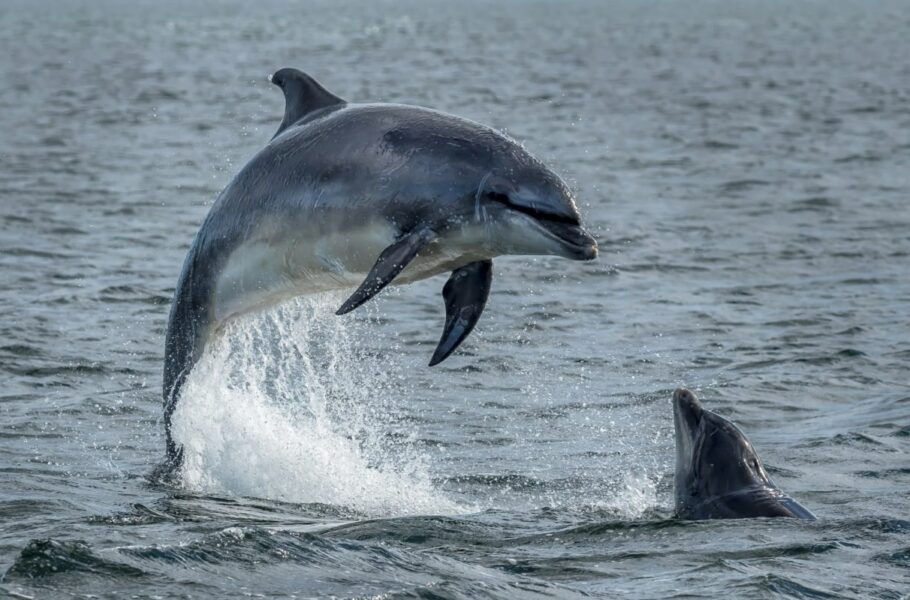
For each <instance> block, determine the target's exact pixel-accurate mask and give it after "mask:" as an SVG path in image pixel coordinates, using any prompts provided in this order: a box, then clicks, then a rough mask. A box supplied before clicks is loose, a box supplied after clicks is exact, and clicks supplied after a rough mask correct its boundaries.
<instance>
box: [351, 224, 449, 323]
mask: <svg viewBox="0 0 910 600" xmlns="http://www.w3.org/2000/svg"><path fill="white" fill-rule="evenodd" d="M435 239H436V232H435V231H433V230H432V229H430V228H429V227H421V228H419V229H415V230H414V231H412V232H411V233H409V234H408V235H406V236H404V237H403V238H401V239H400V240H398V241H397V242H395V243H394V244H392V245H391V246H389V247H388V248H386V249H385V250H383V251H382V254H380V255H379V258H378V259H377V260H376V264H374V265H373V268H372V269H370V272H369V273H367V276H366V279H364V280H363V283H361V284H360V287H359V288H357V290H356V291H355V292H354V293H353V294H351V297H350V298H348V299H347V300H345V302H344V304H342V305H341V308H339V309H338V310H337V311H336V312H335V314H336V315H344V314H347V313H349V312H351V311H352V310H354V309H355V308H357V307H358V306H360V305H361V304H363V303H364V302H366V301H367V300H369V299H370V298H372V297H373V296H375V295H376V294H378V293H379V291H380V290H382V288H384V287H385V286H387V285H389V284H390V283H392V280H393V279H395V278H396V277H397V276H398V274H399V273H401V272H402V271H403V270H404V268H405V267H406V266H408V263H410V262H411V261H412V260H414V257H415V256H417V253H418V252H420V250H421V249H423V248H424V247H425V246H426V245H427V244H429V243H430V242H432V241H433V240H435Z"/></svg>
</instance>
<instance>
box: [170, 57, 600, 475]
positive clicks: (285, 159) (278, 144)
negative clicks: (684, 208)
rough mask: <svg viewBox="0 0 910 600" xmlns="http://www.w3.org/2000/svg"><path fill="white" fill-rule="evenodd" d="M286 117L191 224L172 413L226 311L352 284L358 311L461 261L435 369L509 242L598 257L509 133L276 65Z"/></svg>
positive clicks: (462, 330)
mask: <svg viewBox="0 0 910 600" xmlns="http://www.w3.org/2000/svg"><path fill="white" fill-rule="evenodd" d="M272 83H274V84H275V85H277V86H278V87H280V88H281V89H282V91H283V92H284V97H285V112H284V119H283V120H282V121H281V125H280V126H279V128H278V131H277V132H276V133H275V136H274V137H273V138H272V140H271V141H270V142H269V144H268V145H267V146H266V147H265V148H264V149H263V150H261V151H260V152H259V153H258V154H256V156H254V157H253V158H252V160H250V162H248V163H247V164H246V166H244V167H243V168H242V169H241V170H240V172H239V173H238V174H237V175H236V176H235V177H234V178H233V179H232V180H231V182H230V183H229V184H228V186H227V187H226V188H225V189H224V191H222V192H221V194H220V195H219V196H218V198H217V199H216V201H215V204H214V205H213V206H212V209H211V210H210V211H209V214H208V216H207V217H206V219H205V222H204V223H203V224H202V227H201V228H200V229H199V232H198V233H197V234H196V238H195V240H194V241H193V244H192V247H191V248H190V250H189V253H188V255H187V257H186V261H185V263H184V265H183V271H182V273H181V274H180V279H179V281H178V283H177V289H176V293H175V297H174V303H173V305H172V307H171V313H170V320H169V322H168V327H167V339H166V342H165V364H164V390H163V393H164V401H165V411H164V422H165V430H166V435H167V455H168V463H169V467H170V468H172V467H175V466H177V465H179V463H180V454H181V449H180V448H178V446H177V444H176V442H175V441H174V440H173V438H172V437H171V417H172V414H173V412H174V408H175V406H176V403H177V401H178V399H179V395H180V390H181V387H182V385H183V383H184V381H185V379H186V377H187V375H188V374H189V372H190V370H191V369H192V368H193V365H194V364H195V363H196V361H197V360H198V359H199V357H200V356H201V354H202V351H203V348H204V347H205V344H206V341H207V340H208V339H209V337H210V336H211V335H212V333H213V332H214V331H215V330H217V329H218V328H219V327H220V326H221V325H222V324H223V323H224V322H225V321H227V320H228V319H230V318H232V317H235V316H237V315H241V314H244V313H248V312H250V311H254V310H257V309H261V308H264V307H267V306H271V305H274V304H276V303H278V302H281V301H283V300H286V299H289V298H292V297H294V296H298V295H301V294H310V293H314V292H324V291H328V290H335V289H342V288H348V287H354V286H358V285H359V287H358V288H357V290H356V291H355V292H354V293H353V294H352V295H351V296H350V298H348V300H347V301H346V302H345V303H344V304H343V305H342V306H341V308H340V309H339V310H338V314H344V313H347V312H349V311H351V310H354V309H355V308H357V307H358V306H360V305H361V304H363V303H364V302H366V301H367V300H369V299H370V298H371V297H373V296H374V295H375V294H376V293H378V292H379V291H380V290H381V289H382V288H383V287H385V286H386V285H388V284H390V283H393V282H394V283H396V284H398V283H409V282H412V281H416V280H418V279H424V278H427V277H430V276H432V275H436V274H438V273H443V272H451V275H450V276H449V280H448V282H446V284H445V287H444V288H443V297H444V299H445V305H446V320H445V326H444V329H443V333H442V338H441V339H440V341H439V345H438V346H437V348H436V351H435V352H434V353H433V357H432V359H431V360H430V365H431V366H432V365H435V364H437V363H439V362H441V361H443V360H445V358H446V357H447V356H449V354H451V353H452V351H453V350H455V348H457V347H458V345H459V344H460V343H461V342H462V341H463V340H464V339H465V337H467V335H468V334H469V333H470V332H471V330H472V329H473V327H474V325H475V324H476V323H477V320H478V318H479V317H480V314H481V312H482V311H483V308H484V305H485V303H486V300H487V296H488V295H489V292H490V282H491V279H492V262H491V259H492V258H493V257H495V256H499V255H504V254H552V255H558V256H564V257H566V258H570V259H573V260H590V259H593V258H594V257H595V256H596V255H597V243H596V242H595V240H594V238H593V237H591V235H590V234H589V233H588V232H586V231H585V230H584V229H583V228H582V226H581V222H580V218H579V214H578V209H577V208H576V206H575V202H574V200H573V197H572V194H571V192H570V191H569V188H568V187H567V186H566V184H565V183H564V182H563V181H562V180H561V179H560V178H559V177H558V176H557V175H556V174H555V173H553V172H552V171H551V170H550V169H548V168H547V167H546V166H544V164H543V163H541V162H540V161H539V160H537V159H536V158H534V157H532V156H531V155H530V154H529V153H528V152H526V151H525V149H524V148H522V147H521V146H520V145H519V144H518V143H516V142H515V141H513V140H511V139H509V138H508V137H506V136H504V135H503V134H501V133H499V132H497V131H495V130H494V129H491V128H489V127H486V126H484V125H480V124H478V123H474V122H472V121H468V120H465V119H461V118H458V117H455V116H452V115H448V114H444V113H441V112H437V111H433V110H429V109H426V108H419V107H414V106H404V105H397V104H349V103H347V102H345V101H344V100H342V99H341V98H339V97H338V96H335V95H334V94H332V93H331V92H329V91H327V90H326V89H325V88H323V87H322V86H321V85H319V84H318V83H317V82H316V81H315V80H314V79H312V78H311V77H309V76H308V75H306V74H304V73H302V72H300V71H297V70H295V69H281V70H280V71H278V72H276V73H275V74H274V75H273V76H272Z"/></svg>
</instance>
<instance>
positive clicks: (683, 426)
mask: <svg viewBox="0 0 910 600" xmlns="http://www.w3.org/2000/svg"><path fill="white" fill-rule="evenodd" d="M673 421H674V424H675V429H676V516H677V517H679V518H681V519H693V520H701V519H744V518H751V517H796V518H800V519H812V520H814V519H815V515H813V514H812V513H811V512H810V511H809V509H807V508H806V507H804V506H803V505H802V504H800V503H799V502H797V501H796V500H794V499H793V498H791V497H790V496H787V495H786V494H784V493H783V492H782V491H781V490H780V488H778V487H777V486H776V485H774V482H773V481H771V478H770V477H768V473H767V472H766V471H765V468H764V467H763V466H762V463H761V460H759V458H758V454H756V453H755V449H754V448H753V447H752V444H751V443H750V442H749V440H748V439H747V438H746V436H745V434H743V432H742V431H740V430H739V428H738V427H737V426H736V425H734V424H733V423H731V422H730V421H728V420H727V419H725V418H723V417H721V416H720V415H718V414H715V413H713V412H711V411H709V410H705V409H704V408H703V407H702V405H701V403H700V402H699V401H698V398H696V397H695V394H693V393H692V392H690V391H689V390H687V389H685V388H679V389H678V390H676V391H675V392H674V393H673Z"/></svg>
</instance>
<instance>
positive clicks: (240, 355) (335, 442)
mask: <svg viewBox="0 0 910 600" xmlns="http://www.w3.org/2000/svg"><path fill="white" fill-rule="evenodd" d="M341 300H342V298H340V297H338V296H337V295H335V294H332V295H325V296H320V297H314V298H307V299H299V300H296V301H294V302H291V303H288V304H285V305H282V306H280V307H278V308H276V309H274V310H273V311H270V312H268V313H266V314H264V315H260V316H254V317H249V318H244V319H238V320H236V321H235V322H233V323H230V324H229V325H228V326H227V327H226V329H225V331H224V332H222V333H221V334H220V335H216V336H214V338H213V339H212V340H210V342H209V345H208V346H207V348H206V351H205V355H204V356H203V358H202V359H201V360H200V361H199V363H198V364H197V365H196V367H195V368H194V369H193V371H192V373H191V375H190V377H189V379H188V380H187V383H186V385H185V386H184V389H183V394H182V397H181V400H180V402H179V403H178V405H177V410H176V411H175V413H174V420H173V432H174V436H175V439H176V440H177V441H178V442H179V443H181V444H183V448H184V467H183V481H184V485H185V486H186V487H188V488H190V489H193V490H196V491H202V492H209V493H212V492H214V493H226V494H234V495H239V496H254V497H259V498H270V499H275V500H282V501H287V502H300V503H309V502H318V503H325V504H332V505H338V506H344V507H348V508H352V509H354V510H357V511H360V512H363V513H367V514H370V515H376V516H389V515H403V514H427V513H433V514H439V513H454V512H460V510H459V507H458V505H457V504H455V503H454V502H452V501H451V500H449V499H447V498H446V497H445V496H444V495H443V494H442V493H441V492H438V491H437V490H435V489H434V488H433V485H432V483H431V480H430V476H429V474H428V471H427V468H426V464H425V460H424V459H423V456H422V455H421V454H420V453H419V452H417V451H416V450H415V448H414V444H413V439H408V437H407V436H403V438H404V439H400V438H401V437H402V436H399V437H398V438H396V437H395V436H393V435H390V434H391V433H399V434H400V433H401V427H400V426H396V415H397V414H398V412H397V410H396V408H397V407H396V406H395V402H394V399H395V398H396V397H398V394H396V390H395V386H394V384H393V377H392V375H390V374H394V373H395V371H396V365H395V360H394V357H390V356H389V355H388V354H386V353H385V352H383V354H382V356H375V355H370V354H369V353H367V352H365V350H364V348H363V347H362V344H361V343H360V340H359V339H358V336H357V335H356V331H357V329H358V325H357V324H356V323H354V324H351V325H346V324H345V323H346V322H350V321H349V320H346V319H341V318H339V317H336V316H335V315H334V309H335V308H336V307H337V306H338V305H339V304H340V303H341ZM361 324H362V322H361ZM369 326H371V327H375V326H376V325H375V324H370V325H369ZM374 331H375V330H374ZM410 435H411V436H413V433H411V434H410Z"/></svg>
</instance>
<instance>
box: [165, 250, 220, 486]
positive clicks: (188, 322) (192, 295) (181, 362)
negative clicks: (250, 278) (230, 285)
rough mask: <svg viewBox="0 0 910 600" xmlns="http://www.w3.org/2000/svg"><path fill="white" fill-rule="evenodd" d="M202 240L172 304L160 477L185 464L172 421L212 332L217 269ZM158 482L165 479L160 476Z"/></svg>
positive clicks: (191, 253) (185, 266)
mask: <svg viewBox="0 0 910 600" xmlns="http://www.w3.org/2000/svg"><path fill="white" fill-rule="evenodd" d="M200 246H201V244H200V242H199V240H198V239H197V240H195V241H194V242H193V246H192V247H191V248H190V251H189V253H188V254H187V257H186V261H185V262H184V263H183V270H182V271H181V273H180V279H179V281H178V282H177V290H176V292H175V294H174V302H173V304H172V305H171V312H170V317H169V318H168V324H167V335H166V337H165V342H164V385H163V387H162V395H163V397H164V398H163V399H164V435H165V444H166V446H165V450H166V452H167V455H166V459H165V462H164V463H163V464H162V465H160V466H159V467H158V468H157V469H156V473H159V474H170V475H172V474H174V473H176V472H177V470H178V469H179V468H180V466H181V464H182V463H183V448H182V447H181V446H180V445H178V444H177V442H176V441H174V438H173V435H172V432H171V418H172V417H173V414H174V410H175V409H176V408H177V402H178V401H179V400H180V393H181V391H182V389H183V384H184V383H185V382H186V379H187V376H189V374H190V371H191V370H192V368H193V366H194V365H195V364H196V362H197V361H198V360H199V357H200V356H202V350H203V348H204V347H205V342H206V339H207V338H208V335H209V331H210V322H209V321H210V307H209V302H208V298H209V297H210V296H211V287H212V281H211V274H212V273H213V272H214V271H215V266H213V265H212V264H210V262H209V261H210V259H209V256H208V255H207V254H206V253H205V252H204V251H203V250H202V249H201V247H200ZM156 478H157V479H163V478H162V477H160V476H158V477H156Z"/></svg>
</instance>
